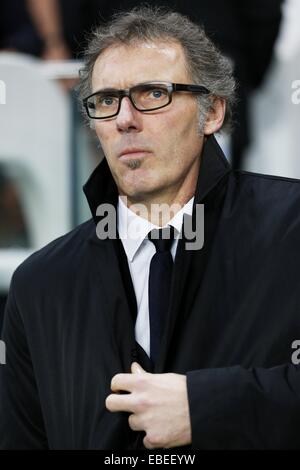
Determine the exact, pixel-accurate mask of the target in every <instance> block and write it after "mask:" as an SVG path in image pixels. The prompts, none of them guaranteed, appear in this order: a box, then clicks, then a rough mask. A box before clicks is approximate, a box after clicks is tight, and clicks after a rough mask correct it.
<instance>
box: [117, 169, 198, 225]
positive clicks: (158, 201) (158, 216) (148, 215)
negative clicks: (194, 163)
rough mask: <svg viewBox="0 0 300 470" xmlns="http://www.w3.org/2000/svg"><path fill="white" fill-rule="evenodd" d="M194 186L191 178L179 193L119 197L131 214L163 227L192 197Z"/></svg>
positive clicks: (194, 182) (194, 181) (168, 192)
mask: <svg viewBox="0 0 300 470" xmlns="http://www.w3.org/2000/svg"><path fill="white" fill-rule="evenodd" d="M196 184H197V177H195V178H193V180H192V181H190V182H189V184H188V185H186V184H185V185H184V186H183V187H181V188H180V189H179V191H164V192H163V193H162V192H160V193H159V194H152V195H150V196H149V195H148V196H147V197H146V196H145V197H139V198H133V197H129V196H126V195H121V196H120V197H121V198H122V201H123V202H124V204H125V205H127V207H128V208H129V209H130V210H131V211H132V212H134V213H135V214H137V215H138V216H140V217H143V218H144V219H146V220H148V221H149V222H151V223H153V224H154V225H157V226H159V227H163V226H164V225H166V224H167V223H168V222H169V221H170V220H171V219H172V218H173V217H174V216H175V214H176V213H177V212H179V211H180V210H181V209H182V207H184V206H185V204H186V203H187V202H188V201H189V200H190V199H191V198H192V197H193V196H194V194H195V190H196Z"/></svg>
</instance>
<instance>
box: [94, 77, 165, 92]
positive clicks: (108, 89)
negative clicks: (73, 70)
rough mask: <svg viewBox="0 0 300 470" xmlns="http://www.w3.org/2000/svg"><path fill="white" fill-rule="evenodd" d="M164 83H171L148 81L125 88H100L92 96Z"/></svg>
mask: <svg viewBox="0 0 300 470" xmlns="http://www.w3.org/2000/svg"><path fill="white" fill-rule="evenodd" d="M166 83H172V82H171V81H165V80H149V81H146V82H139V83H136V84H135V85H131V86H129V87H127V88H113V87H106V88H100V89H99V90H97V91H94V92H93V93H92V95H95V94H96V93H102V92H105V93H106V92H114V91H122V90H129V89H130V88H134V87H136V86H139V85H155V84H157V85H159V84H162V85H164V84H166Z"/></svg>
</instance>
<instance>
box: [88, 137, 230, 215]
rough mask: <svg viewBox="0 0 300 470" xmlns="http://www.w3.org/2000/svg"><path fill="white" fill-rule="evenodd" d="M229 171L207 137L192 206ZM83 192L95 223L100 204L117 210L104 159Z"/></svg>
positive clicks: (112, 181) (218, 151) (213, 140)
mask: <svg viewBox="0 0 300 470" xmlns="http://www.w3.org/2000/svg"><path fill="white" fill-rule="evenodd" d="M229 171H230V165H229V163H228V161H227V160H226V158H225V156H224V154H223V152H222V150H221V148H220V146H219V144H218V143H217V141H216V139H215V137H214V135H211V136H209V137H208V138H207V140H206V142H205V144H204V147H203V151H202V157H201V165H200V171H199V176H198V181H197V186H196V191H195V200H194V204H197V203H198V204H199V203H201V201H203V199H204V198H205V197H206V195H207V194H208V193H209V192H210V191H211V190H212V189H213V188H214V187H215V186H216V185H217V184H218V182H219V181H220V180H221V178H223V176H225V175H226V174H227V173H228V172H229ZM83 191H84V193H85V196H86V198H87V201H88V204H89V207H90V210H91V213H92V216H93V219H94V222H95V223H97V222H98V221H99V217H98V216H97V215H96V211H97V208H98V206H99V205H100V204H105V203H108V204H113V205H114V207H115V208H117V203H118V189H117V186H116V183H115V181H114V179H113V177H112V174H111V172H110V169H109V166H108V164H107V161H106V159H105V158H104V159H103V160H102V161H101V162H100V163H99V165H98V166H97V167H96V169H95V170H94V171H93V173H92V174H91V176H90V178H89V179H88V181H87V183H86V184H85V185H84V186H83Z"/></svg>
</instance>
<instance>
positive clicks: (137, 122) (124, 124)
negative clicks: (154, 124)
mask: <svg viewBox="0 0 300 470" xmlns="http://www.w3.org/2000/svg"><path fill="white" fill-rule="evenodd" d="M116 125H117V128H118V130H119V131H120V132H140V131H141V130H142V116H141V113H140V112H139V111H138V110H137V109H135V108H134V106H133V104H132V103H131V101H130V99H129V98H128V97H127V96H124V98H123V99H122V101H121V106H120V111H119V114H118V115H117V118H116Z"/></svg>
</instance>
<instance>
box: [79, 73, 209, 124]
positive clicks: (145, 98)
mask: <svg viewBox="0 0 300 470" xmlns="http://www.w3.org/2000/svg"><path fill="white" fill-rule="evenodd" d="M178 91H183V92H189V93H196V94H206V95H207V94H209V93H210V91H209V90H208V89H207V88H206V87H205V86H203V85H194V84H183V83H169V82H147V83H140V84H138V85H135V86H133V87H131V88H127V89H126V90H116V89H114V88H105V89H103V90H99V91H96V92H95V93H93V94H92V95H90V96H88V97H87V98H84V100H83V105H84V107H85V109H86V112H87V114H88V116H89V117H90V118H91V119H107V118H112V117H114V116H117V114H118V113H119V111H120V108H121V102H122V99H123V98H124V97H125V96H127V97H128V98H129V99H130V101H131V103H132V105H133V106H134V108H135V109H137V110H138V111H141V112H143V113H146V112H148V111H155V110H156V109H161V108H164V107H165V106H168V105H169V104H170V103H171V102H172V94H173V93H174V92H178Z"/></svg>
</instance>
